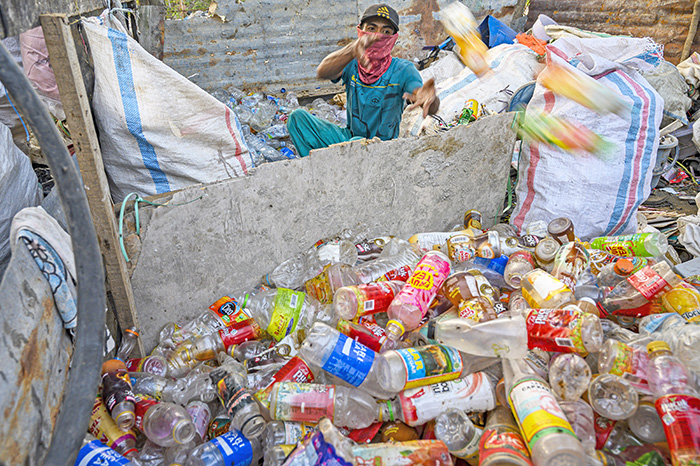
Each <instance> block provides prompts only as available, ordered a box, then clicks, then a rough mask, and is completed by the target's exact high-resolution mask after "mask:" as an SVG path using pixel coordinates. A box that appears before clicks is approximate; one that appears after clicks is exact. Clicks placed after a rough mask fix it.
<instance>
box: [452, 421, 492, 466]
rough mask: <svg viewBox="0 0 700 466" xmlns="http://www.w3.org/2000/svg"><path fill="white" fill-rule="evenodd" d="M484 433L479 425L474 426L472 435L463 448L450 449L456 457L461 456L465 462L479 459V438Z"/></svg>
mask: <svg viewBox="0 0 700 466" xmlns="http://www.w3.org/2000/svg"><path fill="white" fill-rule="evenodd" d="M483 434H484V430H483V429H482V428H481V427H477V426H474V436H473V437H472V438H471V440H470V441H469V443H467V444H466V445H465V446H464V447H463V448H460V449H459V450H454V451H451V452H450V453H452V454H453V455H454V456H456V457H457V458H462V459H463V460H466V461H467V462H472V461H477V460H478V459H479V440H480V439H481V436H482V435H483Z"/></svg>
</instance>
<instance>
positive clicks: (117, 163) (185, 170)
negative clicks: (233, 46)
mask: <svg viewBox="0 0 700 466" xmlns="http://www.w3.org/2000/svg"><path fill="white" fill-rule="evenodd" d="M83 26H84V28H85V34H86V36H87V39H88V45H89V47H90V52H91V54H92V58H93V61H94V66H95V91H94V96H93V99H92V104H93V105H92V108H93V112H94V114H95V120H96V122H97V127H98V130H99V137H100V146H101V148H102V159H103V160H104V167H105V171H106V173H107V177H108V179H109V185H110V190H111V193H112V198H113V200H114V201H115V202H119V201H121V200H122V199H123V198H124V197H126V196H127V195H128V194H129V193H131V192H137V193H138V194H140V195H142V196H147V195H153V194H158V193H164V192H168V191H173V190H177V189H181V188H184V187H186V186H190V185H193V184H198V183H210V182H214V181H220V180H225V179H228V178H234V177H238V176H243V175H246V174H247V173H248V170H249V169H250V168H252V166H253V162H252V159H251V157H250V154H249V153H248V147H247V145H246V143H245V140H244V139H243V137H242V135H241V128H240V124H239V122H238V119H237V118H236V116H235V114H234V113H233V112H232V111H231V110H230V109H229V108H228V107H226V106H225V105H224V104H222V103H221V102H219V101H218V100H216V99H215V98H214V97H212V96H211V95H209V94H208V93H206V92H205V91H203V90H202V89H200V88H199V87H198V86H197V85H195V84H193V83H191V82H190V81H188V80H187V79H186V78H185V77H183V76H182V75H180V74H179V73H177V72H176V71H174V70H173V69H172V68H170V67H168V66H167V65H165V64H164V63H163V62H161V61H160V60H157V59H156V58H154V57H153V56H151V55H150V54H149V53H148V52H146V50H144V49H143V48H142V47H141V46H140V45H139V44H138V43H137V42H136V41H134V40H133V39H132V38H131V37H129V36H128V35H126V34H125V33H124V32H122V31H119V30H117V29H111V28H107V27H105V26H103V25H101V24H99V23H98V20H96V19H88V20H83Z"/></svg>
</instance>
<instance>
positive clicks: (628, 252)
mask: <svg viewBox="0 0 700 466" xmlns="http://www.w3.org/2000/svg"><path fill="white" fill-rule="evenodd" d="M651 234H652V233H636V234H634V235H621V236H603V237H601V238H596V239H595V240H593V242H591V246H593V247H594V248H596V249H602V250H603V251H607V252H609V253H610V254H614V255H616V256H622V257H626V256H651V254H650V253H649V251H647V250H646V248H645V247H644V240H646V238H647V237H648V236H650V235H651Z"/></svg>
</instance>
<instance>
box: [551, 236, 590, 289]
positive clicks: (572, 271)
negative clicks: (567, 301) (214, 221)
mask: <svg viewBox="0 0 700 466" xmlns="http://www.w3.org/2000/svg"><path fill="white" fill-rule="evenodd" d="M589 263H590V255H589V253H588V250H587V249H586V248H585V247H584V246H583V244H581V243H579V242H577V241H571V242H568V243H566V244H564V245H563V246H562V247H560V248H559V250H558V251H557V255H556V256H555V257H554V268H553V269H552V276H553V277H555V278H557V279H559V280H560V281H561V282H562V283H564V284H565V285H566V286H567V287H568V288H569V289H570V290H574V289H576V283H577V282H578V279H579V277H580V276H581V274H582V273H583V272H584V270H586V267H588V264H589Z"/></svg>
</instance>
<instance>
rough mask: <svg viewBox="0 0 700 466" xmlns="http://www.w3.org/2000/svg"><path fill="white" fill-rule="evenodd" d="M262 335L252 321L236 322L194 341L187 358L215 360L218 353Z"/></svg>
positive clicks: (255, 323)
mask: <svg viewBox="0 0 700 466" xmlns="http://www.w3.org/2000/svg"><path fill="white" fill-rule="evenodd" d="M264 334H265V332H264V331H263V330H262V329H261V328H260V326H259V325H258V324H257V322H256V321H255V320H254V319H247V320H243V321H240V322H236V323H234V324H233V325H231V326H229V327H226V328H223V329H221V330H219V331H217V332H214V333H210V334H209V335H205V336H203V337H201V338H198V339H196V340H194V341H193V342H192V349H191V352H190V353H188V357H192V358H194V359H196V360H197V361H209V360H211V359H215V358H216V355H217V354H218V353H220V352H222V351H223V352H226V351H227V350H228V349H229V348H230V347H231V346H233V345H238V344H241V343H243V342H245V341H249V340H256V339H258V338H260V337H262V336H263V335H264Z"/></svg>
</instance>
